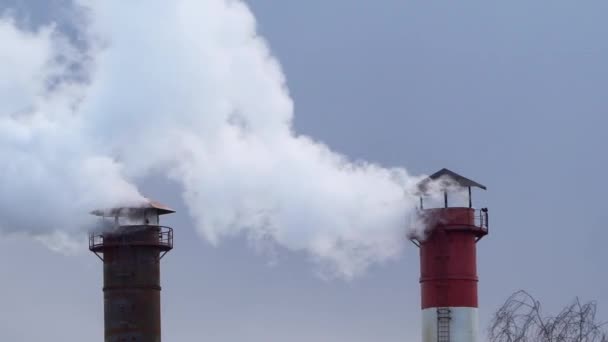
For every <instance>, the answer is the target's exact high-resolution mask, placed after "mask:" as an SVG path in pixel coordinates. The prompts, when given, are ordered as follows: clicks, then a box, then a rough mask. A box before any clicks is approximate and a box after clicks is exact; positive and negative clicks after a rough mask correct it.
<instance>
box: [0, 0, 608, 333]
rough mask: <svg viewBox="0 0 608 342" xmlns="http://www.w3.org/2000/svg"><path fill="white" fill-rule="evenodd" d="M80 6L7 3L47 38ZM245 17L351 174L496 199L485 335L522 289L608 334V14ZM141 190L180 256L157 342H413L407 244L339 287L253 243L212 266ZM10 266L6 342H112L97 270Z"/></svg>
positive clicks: (399, 5) (587, 6)
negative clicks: (455, 186)
mask: <svg viewBox="0 0 608 342" xmlns="http://www.w3.org/2000/svg"><path fill="white" fill-rule="evenodd" d="M68 4H69V3H68V2H67V1H59V0H55V1H35V0H21V1H19V0H0V9H13V10H16V11H17V12H18V13H19V15H20V16H21V18H27V19H24V23H25V24H24V25H30V26H36V25H39V24H40V23H47V22H50V21H60V22H63V21H64V19H62V17H61V16H62V15H63V13H64V11H62V10H61V8H62V6H67V5H68ZM249 5H250V6H251V8H252V10H253V12H254V13H255V15H256V17H257V20H258V26H259V31H260V33H261V34H262V35H263V36H264V37H265V38H266V39H267V40H268V42H269V45H270V47H271V49H272V51H273V53H274V54H275V55H276V56H277V58H278V59H279V61H280V62H281V64H282V66H283V69H284V72H285V74H286V77H287V85H288V87H289V89H290V93H291V95H292V97H293V98H294V101H295V112H296V119H295V126H296V127H295V128H296V130H297V131H298V132H299V133H303V134H307V135H309V136H311V137H314V138H315V139H318V140H321V141H324V142H325V143H327V144H328V145H329V146H331V147H332V148H333V149H334V150H337V151H340V152H342V153H344V154H346V155H348V156H350V157H352V158H355V159H358V158H361V159H365V160H369V161H374V162H378V163H380V164H383V165H386V166H403V167H406V168H407V169H408V170H410V171H412V172H413V173H416V174H417V173H430V172H434V171H436V170H437V169H440V168H442V167H447V168H450V169H452V170H454V171H456V172H459V173H461V174H463V175H465V176H468V177H470V178H472V179H474V180H476V181H479V182H480V183H482V184H484V185H487V186H488V191H487V193H485V194H477V195H478V196H477V197H476V204H477V205H479V206H488V207H489V208H490V218H491V227H490V234H489V236H488V237H487V238H484V240H482V241H481V242H480V243H479V245H478V248H479V251H478V258H479V276H480V292H479V296H480V297H479V302H480V310H481V312H480V316H481V326H482V327H483V328H484V329H485V327H486V326H487V323H488V317H489V316H490V314H491V313H492V311H493V310H495V309H496V308H497V307H498V306H499V305H500V304H501V303H502V301H504V299H505V298H506V297H508V296H509V295H510V294H511V293H512V292H514V291H516V290H518V289H526V290H528V291H529V292H531V293H532V294H534V295H535V296H537V297H538V299H540V300H542V301H543V302H544V306H545V307H546V309H547V310H549V311H551V310H555V309H557V308H559V307H560V306H561V305H562V304H566V303H568V302H569V301H571V300H572V299H573V298H574V297H575V296H580V297H581V298H582V299H584V300H590V299H593V300H597V301H598V303H599V307H600V315H601V317H603V318H608V293H607V292H606V291H605V289H606V288H607V287H608V276H606V275H605V273H606V272H605V260H606V259H607V258H608V249H606V248H605V244H606V243H605V239H607V238H608V232H607V231H606V229H605V228H606V227H605V222H607V221H608V211H607V210H606V209H605V196H606V192H607V189H606V186H605V184H604V179H603V178H604V176H603V172H604V170H605V169H606V167H607V166H608V156H607V154H606V151H605V146H606V144H605V142H604V140H605V137H606V126H607V124H608V118H607V116H606V114H607V112H608V93H607V92H608V67H607V65H606V63H607V62H606V61H608V39H606V37H607V36H608V21H606V19H605V18H606V15H607V13H608V2H606V1H601V0H590V1H586V2H584V3H581V2H573V1H566V0H542V1H525V0H515V1H507V2H501V3H496V2H487V1H464V2H462V1H461V2H455V3H439V2H432V1H431V2H429V1H407V2H406V1H396V0H395V1H393V0H386V1H381V2H378V1H375V2H373V1H352V0H333V1H321V0H309V1H262V0H250V1H249ZM142 11H145V7H142ZM136 17H137V15H136V13H134V20H136ZM0 43H2V42H0ZM0 53H1V50H0ZM1 72H2V66H0V77H1ZM1 100H2V99H0V101H1ZM311 181H313V182H314V180H311ZM140 188H143V189H146V193H148V194H151V195H152V197H155V198H157V199H159V200H161V201H162V202H165V203H167V204H169V205H171V206H173V207H175V208H176V209H177V210H178V213H177V214H175V215H173V217H171V218H169V219H168V221H166V222H165V223H167V224H170V225H172V226H173V227H174V228H175V234H176V242H175V245H176V248H175V250H174V251H172V252H171V253H170V254H169V255H168V256H167V257H165V258H164V259H163V265H162V283H163V292H162V299H163V338H164V340H166V341H197V340H206V341H217V342H222V341H225V342H232V341H237V340H243V339H247V340H248V341H252V342H257V341H260V342H261V341H265V342H268V341H270V342H273V341H277V342H278V341H286V340H287V341H290V342H300V341H302V342H304V341H310V340H315V341H319V342H326V341H327V342H339V341H352V342H364V341H365V342H371V341H385V342H397V341H416V340H419V336H420V329H419V325H420V317H419V316H420V315H419V313H420V304H419V284H418V272H419V266H418V257H417V250H416V248H415V247H414V246H413V245H411V244H409V242H407V241H406V240H405V239H404V241H403V243H404V244H407V248H406V251H405V253H404V254H403V256H402V257H401V258H400V259H399V260H397V261H394V262H389V263H387V264H382V265H376V266H374V267H372V269H371V270H370V271H369V272H367V274H365V275H364V276H362V277H360V278H358V279H355V280H352V281H350V282H347V281H342V280H333V281H326V280H323V279H320V278H319V277H318V276H317V275H316V272H315V269H314V267H312V266H311V265H310V263H309V262H308V260H307V257H306V256H305V255H300V254H293V253H290V252H286V251H283V252H281V253H280V255H279V257H278V260H277V262H276V263H271V262H270V260H269V258H268V257H266V256H263V255H258V254H256V253H255V252H254V251H252V250H251V248H248V246H247V242H246V241H243V240H241V239H233V240H229V241H224V242H223V243H221V244H220V245H219V246H218V247H212V246H211V245H209V244H208V243H207V242H205V241H204V240H203V239H200V238H199V237H198V235H197V234H196V233H195V232H194V230H193V229H192V226H193V223H192V222H191V219H190V218H189V216H188V215H187V213H186V210H185V208H184V204H183V203H182V201H181V199H180V195H179V192H178V190H176V187H175V186H174V185H173V184H171V183H170V182H168V181H167V180H165V179H164V178H162V177H160V176H159V177H149V178H148V179H146V180H144V181H142V182H141V183H140ZM0 191H1V190H0ZM32 210H33V211H35V210H36V208H35V207H33V208H32ZM0 260H2V261H0V274H1V275H2V277H1V279H2V280H1V282H0V303H2V309H1V310H0V340H2V341H15V342H21V341H24V342H29V341H36V340H42V339H44V340H49V341H68V342H69V341H74V342H76V341H101V340H102V336H103V306H102V304H103V302H102V292H101V286H102V285H101V284H102V265H101V263H100V261H99V260H98V259H97V258H95V256H94V255H90V254H89V253H87V251H83V253H81V254H80V255H76V256H63V255H60V254H55V253H53V252H51V251H49V250H48V249H46V248H45V247H44V246H43V245H41V244H39V243H37V242H35V241H32V240H29V239H26V238H22V237H14V236H5V237H0Z"/></svg>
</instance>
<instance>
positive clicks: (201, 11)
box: [0, 0, 420, 278]
mask: <svg viewBox="0 0 608 342" xmlns="http://www.w3.org/2000/svg"><path fill="white" fill-rule="evenodd" d="M78 5H79V6H80V7H81V8H80V10H81V11H82V13H85V14H86V18H85V20H82V22H86V25H84V26H81V27H80V28H79V30H80V31H79V37H80V39H84V41H85V42H86V44H80V45H79V44H74V43H73V42H74V39H73V38H69V37H66V36H65V35H64V34H62V33H61V32H59V31H58V30H57V29H55V28H54V27H53V26H47V27H42V28H40V29H39V30H37V31H35V32H24V31H22V30H20V29H18V28H17V27H16V26H15V24H14V22H13V21H12V20H11V18H10V17H7V16H5V17H3V18H2V19H0V41H2V42H3V44H4V46H3V49H2V53H0V65H2V66H1V68H2V69H1V72H2V77H1V78H0V153H1V155H2V156H3V160H4V162H3V163H2V164H0V186H1V188H2V191H1V192H0V230H4V231H8V232H27V233H30V234H34V235H39V236H44V237H46V238H45V241H46V243H47V244H49V245H50V246H51V247H53V246H54V247H53V248H62V246H66V245H68V246H69V245H70V242H69V240H66V237H65V234H64V233H63V232H66V231H67V232H73V231H79V229H81V228H82V227H83V226H86V222H87V220H89V218H88V217H87V215H86V213H87V212H89V211H90V210H91V209H94V208H99V207H109V206H115V205H125V204H128V203H137V202H139V201H141V200H143V198H142V196H141V195H140V194H139V192H138V190H137V188H136V185H135V184H136V183H137V181H138V180H139V179H142V178H143V177H145V176H146V175H147V174H148V173H150V172H152V171H154V172H162V173H164V174H165V175H166V176H167V177H169V178H171V179H172V180H174V181H176V182H177V183H178V184H180V185H181V187H182V190H183V198H184V201H185V203H186V204H187V206H188V208H189V211H190V215H191V216H192V218H193V219H194V221H195V224H196V228H197V230H198V231H199V232H200V234H201V235H202V236H203V237H205V238H206V239H207V240H208V241H209V242H211V243H213V244H217V243H219V241H220V240H221V239H222V238H225V237H230V236H238V235H246V236H248V237H249V238H250V239H251V240H252V241H256V242H260V243H263V242H264V241H266V242H267V241H271V242H272V244H273V245H278V246H281V247H284V248H287V249H289V250H293V251H304V252H307V253H308V254H309V255H310V256H311V258H312V259H313V260H314V261H315V262H318V263H319V265H321V266H322V268H323V270H324V271H327V272H329V273H330V274H332V275H339V276H342V277H345V278H351V277H354V276H356V275H358V274H360V273H361V272H363V271H364V270H365V269H366V268H367V267H368V266H369V265H370V264H372V263H375V262H383V261H386V260H389V259H392V258H395V257H397V256H398V255H399V253H400V251H401V248H402V246H403V240H404V239H405V232H406V227H405V225H406V223H407V222H408V217H410V216H411V215H413V213H414V212H415V206H416V204H417V200H416V198H415V197H414V196H413V195H411V192H412V189H413V188H414V184H415V183H417V182H418V181H419V180H420V178H419V177H414V176H412V175H409V174H408V173H407V171H406V170H404V169H387V168H383V167H381V166H379V165H375V164H373V163H368V162H365V161H352V160H349V159H348V158H347V157H346V156H344V155H341V154H339V153H337V152H334V151H331V150H330V149H329V148H328V147H327V146H325V145H324V144H322V143H321V142H318V141H315V140H314V139H313V138H311V137H307V136H303V135H300V134H297V133H296V132H295V131H294V129H293V126H292V124H293V103H292V100H291V98H290V96H289V93H288V90H287V88H286V85H285V78H284V75H283V73H282V71H281V68H280V65H279V64H278V62H277V60H276V59H275V58H274V57H273V56H272V55H271V53H270V51H269V48H268V46H267V44H266V42H265V41H264V40H263V38H261V37H260V36H259V35H258V34H257V33H256V23H255V18H254V17H253V15H252V14H251V12H250V10H249V9H248V8H247V7H246V5H245V4H244V3H243V2H241V1H235V0H230V1H229V0H176V1H170V2H168V1H161V0H147V1H117V0H112V1H110V0H108V1H92V0H91V1H85V0H82V1H79V2H78ZM82 46H86V48H83V47H82ZM82 73H84V74H86V77H82ZM75 217H77V218H79V219H77V220H74V218H75ZM54 242H57V243H54Z"/></svg>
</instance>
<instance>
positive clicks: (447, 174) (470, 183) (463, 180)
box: [418, 168, 487, 193]
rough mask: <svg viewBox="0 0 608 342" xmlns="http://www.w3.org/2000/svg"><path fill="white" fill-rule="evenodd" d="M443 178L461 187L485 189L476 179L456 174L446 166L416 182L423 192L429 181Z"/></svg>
mask: <svg viewBox="0 0 608 342" xmlns="http://www.w3.org/2000/svg"><path fill="white" fill-rule="evenodd" d="M445 178H447V179H449V180H451V181H452V182H454V183H455V184H457V185H459V186H461V187H463V188H480V189H483V190H487V188H486V186H485V185H482V184H480V183H477V182H476V181H474V180H472V179H469V178H467V177H464V176H461V175H459V174H457V173H456V172H454V171H452V170H449V169H446V168H443V169H441V170H439V171H437V172H435V173H433V174H432V175H430V176H428V177H427V178H425V179H424V180H422V181H421V182H420V183H418V189H419V190H420V191H421V192H423V193H424V192H426V190H427V185H428V184H429V183H430V182H433V181H437V180H441V179H445Z"/></svg>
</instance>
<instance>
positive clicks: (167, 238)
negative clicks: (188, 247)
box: [89, 225, 173, 251]
mask: <svg viewBox="0 0 608 342" xmlns="http://www.w3.org/2000/svg"><path fill="white" fill-rule="evenodd" d="M148 229H157V230H158V232H157V234H158V240H157V239H137V238H135V239H134V238H132V234H131V233H134V232H137V231H139V230H148ZM117 246H151V247H159V248H160V249H162V250H167V251H168V250H170V249H172V248H173V228H171V227H167V226H156V225H130V226H120V227H119V228H118V229H117V230H114V231H105V232H91V233H90V234H89V250H91V251H101V250H102V249H104V248H106V247H117Z"/></svg>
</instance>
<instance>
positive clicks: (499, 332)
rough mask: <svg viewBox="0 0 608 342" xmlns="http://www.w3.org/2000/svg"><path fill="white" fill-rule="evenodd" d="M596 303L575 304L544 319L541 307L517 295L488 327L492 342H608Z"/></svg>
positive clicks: (503, 307)
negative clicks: (599, 319)
mask: <svg viewBox="0 0 608 342" xmlns="http://www.w3.org/2000/svg"><path fill="white" fill-rule="evenodd" d="M596 313H597V306H596V303H595V302H588V303H581V301H580V300H579V299H578V298H576V300H575V301H574V302H573V303H572V304H570V305H568V306H566V307H565V308H563V309H562V310H561V311H560V312H559V313H558V314H557V315H556V316H545V315H544V313H543V312H542V309H541V304H540V302H539V301H537V300H536V299H535V298H534V297H532V296H531V295H530V294H529V293H527V292H525V291H518V292H515V293H514V294H513V295H511V296H510V297H509V298H508V299H507V301H506V302H505V303H504V304H503V305H502V307H500V309H498V311H496V313H495V314H494V317H493V318H492V321H491V323H490V327H489V332H488V336H489V341H490V342H608V334H607V332H606V331H605V330H604V326H605V325H606V323H602V322H598V321H597V319H596Z"/></svg>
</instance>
